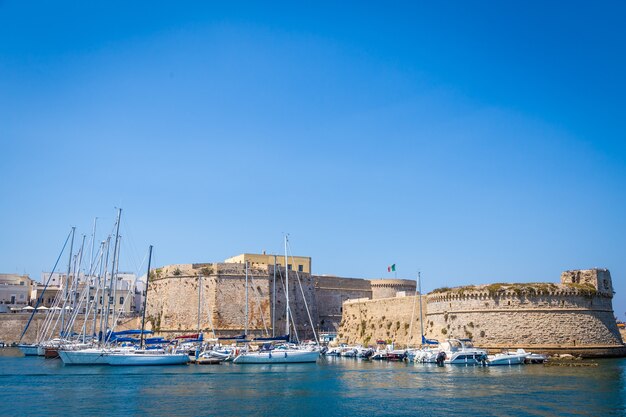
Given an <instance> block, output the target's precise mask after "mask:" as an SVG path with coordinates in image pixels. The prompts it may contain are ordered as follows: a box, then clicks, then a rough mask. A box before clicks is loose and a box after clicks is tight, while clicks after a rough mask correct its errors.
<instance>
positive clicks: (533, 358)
mask: <svg viewBox="0 0 626 417" xmlns="http://www.w3.org/2000/svg"><path fill="white" fill-rule="evenodd" d="M547 361H548V355H542V354H540V353H530V352H529V353H528V355H527V356H526V363H546V362H547Z"/></svg>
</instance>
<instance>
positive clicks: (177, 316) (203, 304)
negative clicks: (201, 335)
mask: <svg viewBox="0 0 626 417" xmlns="http://www.w3.org/2000/svg"><path fill="white" fill-rule="evenodd" d="M273 272H274V271H273V266H268V265H256V266H255V267H254V268H249V270H248V324H247V326H248V334H250V335H254V336H265V335H267V334H269V335H271V334H272V312H273V309H272V304H273V300H274V294H275V300H276V307H275V313H276V314H275V318H274V324H275V327H276V330H275V334H276V335H282V334H284V333H285V319H286V315H285V303H286V297H285V291H284V288H285V286H284V281H283V279H282V277H283V276H284V269H282V268H277V279H276V288H275V289H274V280H273V275H274V274H273ZM298 276H299V280H298V277H296V274H295V273H293V272H290V274H289V278H290V284H289V298H290V305H291V309H290V312H291V315H292V317H293V318H292V320H293V323H295V324H296V327H297V330H298V334H299V335H300V337H302V338H309V337H310V338H312V337H313V335H312V331H311V326H310V325H309V324H308V323H309V319H308V315H309V314H310V315H311V318H312V320H313V323H317V322H319V314H318V311H317V304H318V303H317V300H316V299H315V291H314V280H313V279H312V278H311V276H310V275H309V274H304V273H301V272H300V273H298ZM298 281H299V283H298ZM198 286H200V288H198ZM303 296H304V297H303ZM304 299H306V303H304V301H303V300H304ZM245 300H246V273H245V264H240V263H204V264H183V265H169V266H166V267H163V268H158V269H155V270H153V271H152V273H151V277H150V284H149V287H148V301H147V309H146V316H147V321H148V322H149V326H148V328H149V329H152V330H155V331H157V332H158V333H160V334H168V333H181V332H184V333H186V332H195V331H196V330H197V328H198V317H199V319H200V329H201V330H202V331H204V332H207V333H208V334H209V335H212V332H213V331H215V333H216V335H217V336H236V335H241V334H243V333H244V331H245V329H246V302H245ZM198 306H200V308H198ZM307 307H308V312H307ZM198 314H200V315H199V316H198Z"/></svg>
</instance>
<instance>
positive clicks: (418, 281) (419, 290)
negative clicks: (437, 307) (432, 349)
mask: <svg viewBox="0 0 626 417" xmlns="http://www.w3.org/2000/svg"><path fill="white" fill-rule="evenodd" d="M417 291H418V292H419V294H420V333H421V334H422V340H421V342H422V344H423V343H424V320H423V318H422V278H421V275H420V272H419V271H418V272H417Z"/></svg>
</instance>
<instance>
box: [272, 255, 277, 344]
mask: <svg viewBox="0 0 626 417" xmlns="http://www.w3.org/2000/svg"><path fill="white" fill-rule="evenodd" d="M272 292H273V295H272V337H275V336H276V255H274V285H273V286H272Z"/></svg>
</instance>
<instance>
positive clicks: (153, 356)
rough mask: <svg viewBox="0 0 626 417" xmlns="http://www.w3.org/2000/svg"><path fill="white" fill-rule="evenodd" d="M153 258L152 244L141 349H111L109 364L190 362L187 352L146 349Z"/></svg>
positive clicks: (178, 363) (107, 359)
mask: <svg viewBox="0 0 626 417" xmlns="http://www.w3.org/2000/svg"><path fill="white" fill-rule="evenodd" d="M151 260H152V245H150V252H149V255H148V274H147V275H146V296H145V297H144V300H143V315H142V317H141V339H140V346H139V347H140V349H137V350H130V351H109V352H107V353H106V354H105V357H106V362H107V363H108V364H109V365H183V364H186V363H187V362H189V356H187V354H186V353H170V352H165V351H164V350H162V349H158V350H157V349H154V350H153V349H145V348H144V347H145V343H144V333H145V325H146V304H147V303H146V302H147V300H148V283H149V282H150V262H151Z"/></svg>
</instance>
